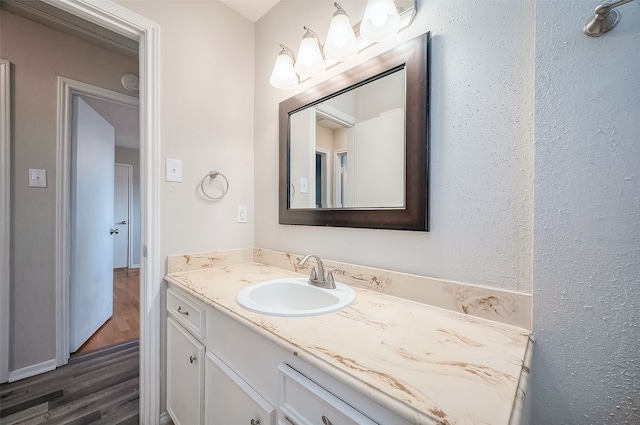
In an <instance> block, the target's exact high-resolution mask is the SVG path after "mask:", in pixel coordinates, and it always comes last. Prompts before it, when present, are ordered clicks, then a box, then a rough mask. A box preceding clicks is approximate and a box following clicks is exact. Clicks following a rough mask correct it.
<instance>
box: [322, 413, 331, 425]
mask: <svg viewBox="0 0 640 425" xmlns="http://www.w3.org/2000/svg"><path fill="white" fill-rule="evenodd" d="M322 423H323V424H324V425H332V424H331V421H330V420H329V418H327V417H326V416H324V415H322Z"/></svg>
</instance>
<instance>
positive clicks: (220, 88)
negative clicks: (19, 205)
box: [118, 0, 255, 273]
mask: <svg viewBox="0 0 640 425" xmlns="http://www.w3.org/2000/svg"><path fill="white" fill-rule="evenodd" d="M118 3H120V4H121V5H123V6H125V7H127V8H129V9H131V10H132V11H134V12H136V13H138V14H140V15H142V16H144V17H146V18H148V19H150V20H152V21H154V22H156V23H157V24H159V26H160V143H161V149H160V150H161V155H162V164H161V170H162V173H161V175H162V182H161V185H160V208H161V212H160V228H161V232H162V234H161V236H160V245H161V246H160V248H161V258H162V259H163V260H164V259H165V258H166V256H167V255H173V254H184V253H194V252H209V251H215V250H219V249H234V248H247V247H251V246H253V221H254V220H253V219H254V215H255V212H254V208H253V134H254V133H253V81H254V78H253V75H254V28H253V24H252V23H251V22H250V21H248V20H246V19H245V18H243V17H242V16H240V15H239V14H238V13H236V12H235V11H233V10H231V9H230V8H229V7H227V6H225V5H224V4H223V3H221V2H218V1H211V2H210V1H179V2H178V1H138V0H136V1H126V0H118ZM165 158H175V159H180V160H182V167H183V170H182V177H183V181H182V183H168V182H165V181H164V160H165ZM211 170H217V171H220V172H221V173H223V174H224V175H225V176H226V177H227V179H228V180H229V192H228V193H227V195H226V196H225V197H224V199H222V200H220V201H217V202H212V201H208V200H205V199H203V198H202V197H201V196H199V195H198V191H197V190H198V186H199V184H200V181H201V180H202V178H203V177H204V176H205V175H206V174H207V173H208V172H209V171H211ZM238 205H246V206H247V207H248V214H249V215H248V217H249V220H248V223H237V222H236V221H237V217H238V213H237V208H238ZM162 272H163V273H164V270H162Z"/></svg>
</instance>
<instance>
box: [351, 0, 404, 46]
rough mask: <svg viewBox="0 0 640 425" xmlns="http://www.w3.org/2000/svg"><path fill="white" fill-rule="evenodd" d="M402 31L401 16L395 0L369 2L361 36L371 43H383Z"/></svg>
mask: <svg viewBox="0 0 640 425" xmlns="http://www.w3.org/2000/svg"><path fill="white" fill-rule="evenodd" d="M399 29H400V15H399V14H398V9H396V5H395V4H394V3H393V0H367V6H366V8H365V10H364V17H363V18H362V23H361V24H360V34H362V36H363V37H364V38H366V39H367V40H369V41H376V42H377V41H382V40H386V39H388V38H390V37H392V36H394V35H395V34H396V33H397V32H398V30H399Z"/></svg>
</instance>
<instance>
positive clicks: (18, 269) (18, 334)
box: [0, 11, 138, 370]
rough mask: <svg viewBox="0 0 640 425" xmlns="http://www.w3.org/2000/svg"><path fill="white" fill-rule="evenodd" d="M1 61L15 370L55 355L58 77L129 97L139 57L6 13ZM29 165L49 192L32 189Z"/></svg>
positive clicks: (0, 21)
mask: <svg viewBox="0 0 640 425" xmlns="http://www.w3.org/2000/svg"><path fill="white" fill-rule="evenodd" d="M0 37H1V40H2V43H1V45H0V57H2V58H3V59H6V60H9V61H11V63H12V76H13V86H12V89H13V90H14V98H13V101H14V103H13V108H14V109H13V137H12V144H11V150H12V157H11V164H12V169H11V185H12V186H11V218H12V219H11V332H10V359H9V368H10V370H16V369H19V368H22V367H25V366H29V365H34V364H38V363H42V362H45V361H48V360H51V359H54V358H55V323H56V320H55V298H56V297H55V200H56V184H55V179H56V125H57V122H56V108H57V94H56V90H57V78H58V76H63V77H68V78H71V79H74V80H78V81H82V82H85V83H89V84H93V85H96V86H100V87H104V88H107V89H110V90H115V91H120V92H123V93H127V94H129V93H128V92H126V91H125V90H124V88H123V87H122V85H121V84H120V78H121V77H122V75H123V74H127V73H134V74H137V73H138V63H137V60H132V59H130V58H127V57H124V56H121V55H118V54H116V53H113V52H110V51H108V50H105V49H103V48H101V47H98V46H96V45H93V44H89V43H87V42H85V41H82V40H79V39H76V38H72V37H69V36H67V35H65V34H62V33H60V32H58V31H55V30H52V29H50V28H48V27H45V26H43V25H40V24H37V23H35V22H33V21H30V20H26V19H24V18H21V17H19V16H17V15H14V14H11V13H8V12H5V11H0ZM29 168H43V169H46V170H47V187H46V188H45V189H41V188H30V187H28V170H29Z"/></svg>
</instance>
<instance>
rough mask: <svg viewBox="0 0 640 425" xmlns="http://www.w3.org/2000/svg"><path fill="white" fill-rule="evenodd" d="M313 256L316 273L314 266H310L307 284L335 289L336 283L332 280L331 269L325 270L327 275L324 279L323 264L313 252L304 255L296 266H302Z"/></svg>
mask: <svg viewBox="0 0 640 425" xmlns="http://www.w3.org/2000/svg"><path fill="white" fill-rule="evenodd" d="M310 257H313V258H315V259H316V263H317V265H318V273H316V268H315V267H313V266H311V273H310V274H309V285H313V286H318V287H320V288H326V289H335V288H336V283H335V281H334V280H333V271H332V270H329V271H328V272H327V277H326V279H325V276H324V266H323V264H322V260H321V259H320V257H318V256H317V255H315V254H308V255H305V256H304V258H302V260H300V261H298V266H300V267H303V266H304V265H305V263H306V262H307V260H308V259H309V258H310Z"/></svg>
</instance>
